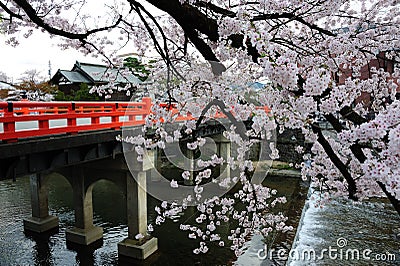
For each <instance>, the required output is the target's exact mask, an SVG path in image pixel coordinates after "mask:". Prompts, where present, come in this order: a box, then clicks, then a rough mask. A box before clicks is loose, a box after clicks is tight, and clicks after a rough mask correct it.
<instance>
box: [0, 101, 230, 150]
mask: <svg viewBox="0 0 400 266" xmlns="http://www.w3.org/2000/svg"><path fill="white" fill-rule="evenodd" d="M152 104H153V103H152V101H151V98H143V99H142V101H141V102H29V101H21V102H0V125H1V124H2V125H3V131H1V128H0V140H1V141H3V142H8V143H9V142H16V141H17V140H18V139H21V138H29V137H40V136H49V135H54V134H70V135H73V134H76V133H78V132H85V131H93V130H101V129H120V128H121V127H122V126H136V125H143V124H144V122H145V120H144V118H145V117H146V116H147V115H148V114H150V111H151V106H152ZM163 105H165V106H167V104H163ZM173 111H175V112H178V111H177V110H176V109H174V110H173ZM215 117H223V114H222V113H217V114H216V115H215ZM188 119H193V118H192V117H191V116H190V115H189V116H179V117H178V118H177V120H178V121H182V120H188Z"/></svg>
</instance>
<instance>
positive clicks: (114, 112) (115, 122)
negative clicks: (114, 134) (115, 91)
mask: <svg viewBox="0 0 400 266" xmlns="http://www.w3.org/2000/svg"><path fill="white" fill-rule="evenodd" d="M118 123H119V114H118V103H114V104H113V105H112V107H111V124H112V128H114V129H118V128H120V126H119V125H118Z"/></svg>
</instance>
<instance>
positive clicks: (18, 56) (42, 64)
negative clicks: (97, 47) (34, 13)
mask: <svg viewBox="0 0 400 266" xmlns="http://www.w3.org/2000/svg"><path fill="white" fill-rule="evenodd" d="M5 40H6V38H5V36H1V35H0V71H1V72H4V73H6V74H7V76H9V77H12V78H13V79H14V82H17V81H18V78H19V76H20V74H21V73H22V72H24V71H26V70H30V69H36V70H38V71H40V72H41V73H42V74H43V75H44V76H46V77H47V76H48V70H49V61H50V62H51V74H52V75H54V74H55V73H56V71H57V70H58V69H65V70H70V69H71V68H72V66H73V65H74V63H75V61H76V60H78V61H81V62H87V63H101V59H100V58H93V57H91V56H84V55H83V54H81V53H79V52H77V51H76V50H72V49H68V50H62V49H61V48H59V47H58V46H57V41H56V40H55V39H50V38H49V37H48V35H47V34H44V33H41V32H36V33H35V34H33V35H32V36H31V37H30V38H28V39H25V38H23V37H22V38H19V41H20V42H21V43H20V45H19V46H17V47H15V48H14V47H11V46H9V45H6V44H5Z"/></svg>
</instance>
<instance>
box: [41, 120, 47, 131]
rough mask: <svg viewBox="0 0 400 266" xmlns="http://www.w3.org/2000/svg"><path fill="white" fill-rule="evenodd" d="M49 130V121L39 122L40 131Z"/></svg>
mask: <svg viewBox="0 0 400 266" xmlns="http://www.w3.org/2000/svg"><path fill="white" fill-rule="evenodd" d="M44 129H49V120H39V130H44Z"/></svg>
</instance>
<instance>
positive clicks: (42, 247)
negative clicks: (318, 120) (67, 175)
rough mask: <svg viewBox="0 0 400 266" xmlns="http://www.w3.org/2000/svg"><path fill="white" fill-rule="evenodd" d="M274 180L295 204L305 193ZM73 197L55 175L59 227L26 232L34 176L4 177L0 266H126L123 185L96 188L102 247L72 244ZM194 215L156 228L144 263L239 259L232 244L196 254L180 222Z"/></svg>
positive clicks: (52, 187)
mask: <svg viewBox="0 0 400 266" xmlns="http://www.w3.org/2000/svg"><path fill="white" fill-rule="evenodd" d="M268 184H269V185H270V186H271V187H273V188H276V189H279V190H280V191H281V193H282V194H281V195H286V196H287V197H288V198H289V201H290V202H293V200H297V197H298V196H299V193H300V192H299V182H298V179H293V178H286V179H285V178H283V179H282V178H280V179H279V178H270V179H269V181H268ZM303 193H304V192H303ZM290 199H293V200H292V201H291V200H290ZM72 200H73V199H72V189H71V187H70V185H69V183H68V182H67V181H66V180H65V179H64V178H63V177H61V176H59V175H56V174H54V175H53V176H51V178H50V182H49V212H50V214H51V215H55V216H58V217H59V225H60V226H59V230H58V231H56V232H52V233H51V234H47V235H35V234H26V233H24V231H23V219H24V218H26V217H29V216H31V207H30V191H29V178H27V177H22V178H18V179H17V181H16V182H12V181H11V180H6V181H0V202H1V204H0V265H1V266H3V265H5V266H8V265H84V266H86V265H125V264H124V263H123V262H121V261H118V253H117V243H118V242H120V241H121V240H123V239H124V238H125V237H126V236H127V234H128V233H127V226H126V204H125V200H124V196H123V194H122V193H121V192H120V191H119V190H118V188H117V186H116V185H114V184H113V183H112V182H110V181H102V180H101V181H98V182H97V183H96V184H95V186H94V188H93V205H94V224H95V225H97V226H101V227H103V229H104V238H103V242H102V243H100V246H99V247H91V248H82V247H74V246H67V245H66V241H65V229H66V228H67V227H72V226H73V225H74V211H73V204H72ZM300 201H301V200H300ZM157 204H159V202H158V201H157V200H155V199H153V198H151V197H150V196H149V197H148V210H149V213H148V220H149V222H152V221H154V219H155V212H154V211H153V210H154V207H155V206H156V205H157ZM296 204H301V203H296ZM288 206H293V205H290V204H289V205H288ZM299 210H300V211H299ZM291 213H293V214H294V215H293V221H292V225H294V226H296V222H297V221H298V219H299V215H300V213H301V208H300V209H299V208H295V210H294V211H291ZM192 214H193V212H192ZM188 216H190V213H189V214H185V215H184V216H183V217H180V218H177V219H176V220H175V221H167V222H166V223H165V224H163V225H161V226H159V227H157V226H156V227H155V231H154V232H153V235H154V236H155V237H157V238H158V243H159V244H158V246H159V250H158V251H157V252H156V254H155V255H153V256H151V257H150V258H149V259H148V260H146V261H145V262H144V263H142V264H143V265H163V266H165V265H227V264H232V263H234V262H235V260H236V257H235V256H234V254H233V253H232V252H231V250H230V249H229V247H224V248H217V249H215V250H213V249H211V250H210V251H211V252H208V253H207V254H206V255H202V256H199V255H195V254H193V252H192V250H193V249H194V248H195V247H196V243H195V242H193V241H192V240H190V239H188V237H187V232H182V231H180V230H179V225H180V222H179V220H182V219H187V218H188ZM294 234H295V232H290V233H289V235H288V236H282V238H283V240H285V237H287V238H288V239H293V238H294ZM290 242H291V241H290V240H286V241H283V245H285V246H286V248H288V247H290ZM137 264H139V263H138V262H135V263H134V265H137ZM129 265H132V264H129Z"/></svg>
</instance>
